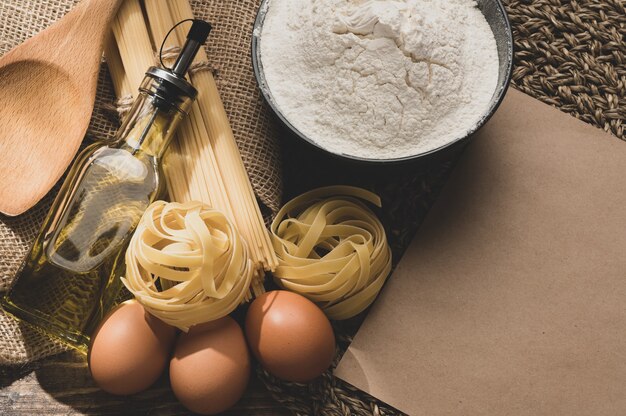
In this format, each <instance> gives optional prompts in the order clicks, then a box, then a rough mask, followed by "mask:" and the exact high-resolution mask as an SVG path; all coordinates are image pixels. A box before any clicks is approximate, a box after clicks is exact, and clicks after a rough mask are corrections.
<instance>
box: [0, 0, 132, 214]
mask: <svg viewBox="0 0 626 416" xmlns="http://www.w3.org/2000/svg"><path fill="white" fill-rule="evenodd" d="M121 3H122V0H84V1H83V2H81V3H80V4H79V5H78V6H76V7H75V8H74V9H73V10H72V11H71V12H70V13H68V14H67V15H66V16H65V17H63V18H62V19H61V20H59V21H58V22H57V23H55V24H54V25H52V26H50V27H49V28H48V29H46V30H44V31H42V32H41V33H39V34H38V35H36V36H34V37H32V38H30V39H28V40H27V41H26V42H24V43H23V44H21V45H20V46H18V47H16V48H14V49H13V50H11V51H10V52H8V53H7V54H6V55H4V56H3V57H2V58H0V212H2V213H4V214H6V215H19V214H21V213H23V212H24V211H26V210H27V209H29V208H31V207H32V206H33V205H35V204H36V203H37V202H38V201H39V200H40V199H41V198H43V196H44V195H45V194H46V193H48V191H49V190H50V189H51V188H52V187H53V186H54V184H55V183H56V182H57V181H58V180H59V179H60V177H61V176H62V175H63V172H64V171H65V169H66V168H67V166H68V165H69V164H70V163H71V161H72V158H73V157H74V156H75V155H76V152H77V151H78V148H79V146H80V143H81V142H82V140H83V137H84V136H85V133H86V131H87V127H88V126H89V120H90V118H91V113H92V110H93V104H94V101H95V96H96V86H97V80H98V72H99V68H100V60H101V57H102V50H103V48H104V42H105V38H106V36H107V34H108V32H109V26H110V24H111V21H112V20H113V18H114V17H115V13H116V12H117V9H118V8H119V6H120V4H121Z"/></svg>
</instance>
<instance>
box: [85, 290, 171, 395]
mask: <svg viewBox="0 0 626 416" xmlns="http://www.w3.org/2000/svg"><path fill="white" fill-rule="evenodd" d="M175 339H176V328H174V327H172V326H169V325H167V324H165V323H163V322H162V321H161V320H159V319H157V318H155V317H154V316H152V315H150V314H149V313H147V312H146V311H145V310H144V308H143V306H141V305H140V304H139V303H138V302H137V301H135V300H131V301H127V302H124V303H122V304H121V305H120V306H118V307H117V308H115V309H114V310H113V311H112V312H111V313H110V314H109V315H108V316H107V317H105V318H104V320H103V321H102V323H100V326H99V327H98V329H96V331H95V332H94V334H93V336H92V341H91V348H90V350H89V359H88V360H89V369H90V370H91V375H92V376H93V379H94V380H95V382H96V384H98V386H100V388H101V389H102V390H104V391H107V392H109V393H112V394H118V395H129V394H135V393H138V392H140V391H143V390H145V389H147V388H148V387H150V386H151V385H152V384H153V383H154V382H155V381H156V380H157V379H158V378H159V377H160V376H161V374H163V371H164V370H165V366H166V365H167V362H168V359H169V357H170V352H171V350H172V347H173V345H174V341H175Z"/></svg>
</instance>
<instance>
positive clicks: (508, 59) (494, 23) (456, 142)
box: [252, 0, 513, 165]
mask: <svg viewBox="0 0 626 416" xmlns="http://www.w3.org/2000/svg"><path fill="white" fill-rule="evenodd" d="M271 1H272V0H263V1H262V2H261V6H260V8H259V12H258V14H257V18H256V22H255V24H254V30H253V35H252V63H253V67H254V73H255V76H256V81H257V84H258V86H259V89H260V90H261V93H262V94H263V97H264V98H265V100H266V102H267V103H268V105H269V106H270V108H271V109H272V111H273V112H274V114H275V115H276V117H277V118H278V119H279V120H280V121H281V122H282V124H284V125H285V126H286V127H287V129H289V130H290V131H291V132H292V133H293V134H294V135H295V136H296V137H298V138H299V139H301V140H302V141H303V142H305V143H307V144H308V145H310V146H312V147H314V148H317V149H319V150H321V151H323V152H324V153H327V154H330V155H331V156H335V157H337V158H340V159H343V160H348V161H354V162H359V163H365V164H369V165H389V164H402V163H403V162H411V161H418V160H428V159H432V158H436V157H437V156H440V155H442V154H443V153H446V152H445V151H447V150H452V149H453V148H458V147H459V146H461V145H462V144H463V143H465V142H466V141H467V140H468V139H470V138H471V137H472V135H473V134H474V133H475V132H476V131H477V130H479V129H480V128H481V127H483V126H484V125H485V123H486V122H487V121H488V120H489V119H490V118H491V116H492V115H493V114H494V113H495V112H496V110H497V109H498V107H499V105H500V103H501V102H502V100H503V99H504V96H505V94H506V91H507V89H508V86H509V82H510V80H511V73H512V69H513V35H512V31H511V25H510V23H509V19H508V17H507V14H506V11H505V8H504V5H503V4H502V2H501V1H500V0H476V2H477V5H478V8H479V9H480V11H481V12H482V13H483V15H484V16H485V20H486V21H487V23H488V24H489V26H490V28H491V31H492V32H493V35H494V38H495V41H496V47H497V54H498V59H499V68H498V82H497V88H496V89H495V90H494V92H493V95H492V97H491V101H490V103H489V106H488V111H486V112H485V113H484V114H482V115H480V118H479V121H478V122H477V123H476V124H475V125H474V127H473V128H472V129H470V130H469V131H468V133H467V134H465V135H463V136H461V137H457V138H455V139H453V140H450V141H448V142H446V143H445V144H443V145H441V146H440V147H437V148H435V149H433V150H429V151H426V152H421V153H416V154H413V155H410V156H406V157H399V158H387V159H373V158H363V157H358V156H353V155H349V154H342V153H337V152H333V151H331V150H329V149H327V148H325V147H323V146H321V145H320V144H318V143H317V142H315V141H314V140H312V139H311V138H309V137H307V135H306V134H304V133H302V132H301V131H299V130H298V129H297V128H296V127H294V126H293V124H292V123H291V122H290V121H289V119H288V118H287V117H286V116H285V114H283V112H282V111H281V110H280V108H279V106H278V105H277V103H276V101H275V99H274V97H273V96H272V91H271V88H270V86H269V85H268V82H267V80H266V77H265V72H264V69H263V62H262V59H261V58H262V57H261V46H260V45H261V42H262V38H261V34H262V31H263V25H264V22H265V17H266V15H267V12H268V10H269V8H270V7H271Z"/></svg>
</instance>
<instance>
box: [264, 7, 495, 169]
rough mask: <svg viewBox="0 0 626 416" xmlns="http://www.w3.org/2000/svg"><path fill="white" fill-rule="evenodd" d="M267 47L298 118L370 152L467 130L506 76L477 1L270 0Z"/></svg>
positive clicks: (273, 81)
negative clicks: (500, 74)
mask: <svg viewBox="0 0 626 416" xmlns="http://www.w3.org/2000/svg"><path fill="white" fill-rule="evenodd" d="M260 45H261V46H260V48H261V61H262V64H263V68H264V71H265V77H266V80H267V84H268V87H269V90H270V91H271V94H272V96H273V98H274V100H275V103H276V105H277V106H278V107H279V108H280V110H281V111H282V113H283V114H284V115H285V116H286V117H287V119H288V120H289V121H290V122H291V124H293V125H294V127H296V128H297V129H298V130H300V131H301V132H302V133H303V134H305V135H306V136H307V137H309V138H311V139H312V140H313V141H315V142H317V143H318V144H320V145H322V146H324V147H326V148H328V149H329V150H331V151H333V152H336V153H344V154H348V155H352V156H359V157H364V158H373V159H387V158H397V157H403V156H409V155H414V154H417V153H422V152H426V151H430V150H433V149H436V148H438V147H440V146H442V145H444V144H446V143H449V142H450V141H452V140H454V139H457V138H460V137H462V136H465V134H466V133H467V132H468V131H469V130H470V129H472V128H473V127H474V126H475V125H476V123H477V122H478V121H479V119H480V117H481V116H482V115H483V114H484V113H485V112H486V111H487V109H488V107H489V103H490V100H491V97H492V95H493V93H494V91H495V90H496V87H497V81H498V55H497V50H496V42H495V40H494V37H493V34H492V32H491V29H490V28H489V25H488V24H487V22H486V20H485V18H484V16H483V15H482V13H481V12H480V11H479V10H478V9H477V8H476V3H475V1H474V0H445V1H442V0H370V1H359V0H270V3H269V9H268V13H267V16H266V18H265V25H264V28H263V31H262V33H261V43H260Z"/></svg>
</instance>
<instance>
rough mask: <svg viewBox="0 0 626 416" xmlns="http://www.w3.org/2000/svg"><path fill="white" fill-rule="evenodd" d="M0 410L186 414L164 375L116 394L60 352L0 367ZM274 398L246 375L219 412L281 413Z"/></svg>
mask: <svg viewBox="0 0 626 416" xmlns="http://www.w3.org/2000/svg"><path fill="white" fill-rule="evenodd" d="M0 414H1V415H3V416H18V415H19V416H37V415H129V416H130V415H132V416H141V415H150V416H177V415H189V414H191V413H190V412H189V411H187V410H186V409H185V408H184V407H183V406H182V405H181V404H180V403H178V401H177V400H176V398H175V397H174V395H173V393H172V391H171V389H170V388H169V382H168V380H167V376H164V377H162V378H161V380H159V381H158V382H157V383H156V385H154V386H153V387H152V388H150V389H149V390H148V391H146V392H143V393H141V394H138V395H135V396H130V397H117V396H113V395H110V394H108V393H105V392H103V391H102V390H100V389H99V388H98V387H97V386H96V385H95V384H94V382H93V380H92V379H91V376H90V375H89V369H88V368H87V362H86V359H85V357H83V356H80V355H79V354H76V353H65V354H61V355H58V356H54V357H50V358H48V359H45V360H42V361H39V362H36V363H33V364H30V365H28V366H26V367H0ZM289 414H290V413H289V412H288V411H287V410H286V409H284V408H283V407H281V406H280V405H279V404H278V403H276V402H275V401H274V400H273V399H272V398H271V397H270V395H269V393H268V392H267V391H266V390H265V388H264V387H263V386H262V384H261V383H260V382H259V381H258V380H257V379H256V377H252V379H251V382H250V386H249V387H248V390H247V392H246V394H245V396H244V397H243V399H242V400H241V401H240V402H239V403H238V404H237V406H236V407H234V408H233V409H231V410H229V411H228V412H226V413H224V415H231V416H234V415H238V416H239V415H251V416H270V415H271V416H282V415H285V416H286V415H289Z"/></svg>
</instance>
